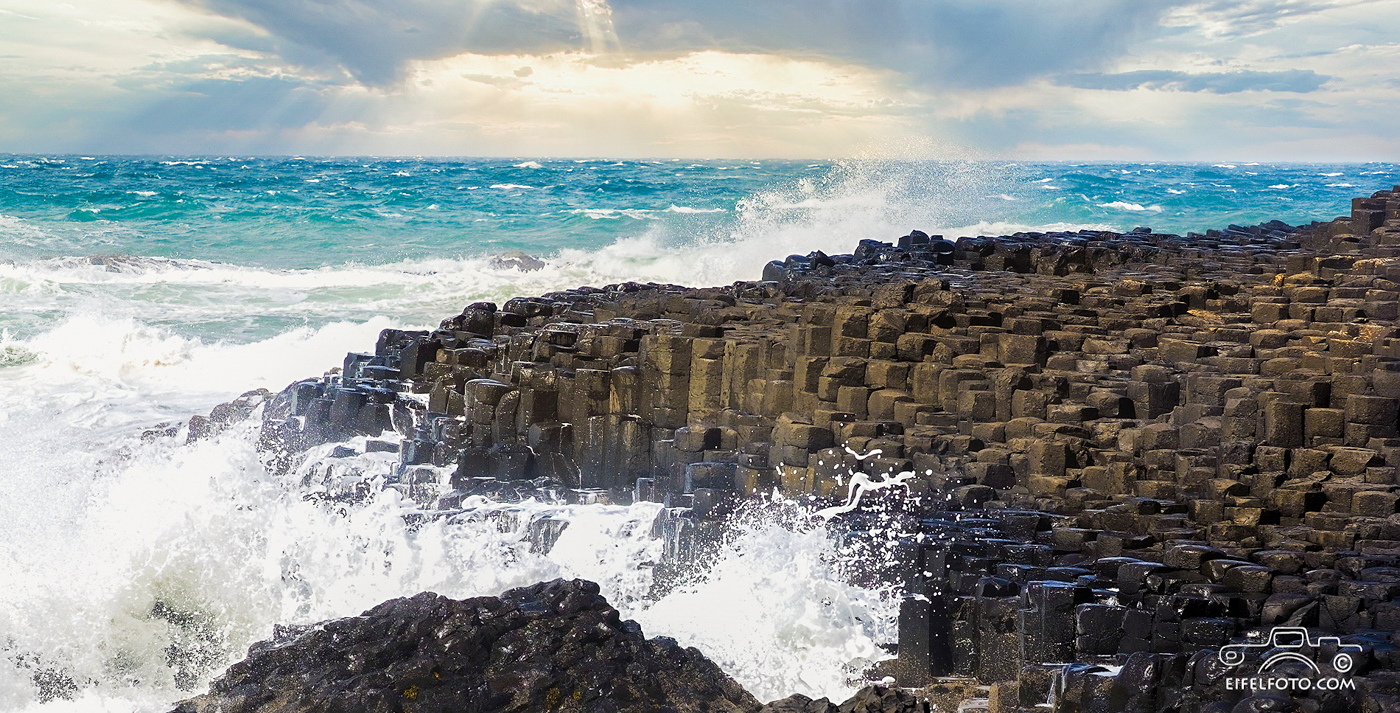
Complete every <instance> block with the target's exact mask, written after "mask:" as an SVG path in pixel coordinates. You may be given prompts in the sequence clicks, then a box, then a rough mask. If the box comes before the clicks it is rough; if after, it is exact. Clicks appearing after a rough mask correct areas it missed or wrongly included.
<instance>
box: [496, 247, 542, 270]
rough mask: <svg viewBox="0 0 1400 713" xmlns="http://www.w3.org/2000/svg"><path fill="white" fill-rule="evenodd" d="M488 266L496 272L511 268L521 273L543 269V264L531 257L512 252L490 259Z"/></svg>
mask: <svg viewBox="0 0 1400 713" xmlns="http://www.w3.org/2000/svg"><path fill="white" fill-rule="evenodd" d="M490 265H491V267H494V268H496V269H498V270H507V269H510V268H512V267H513V268H515V269H517V270H519V271H521V272H530V271H532V270H539V269H541V268H543V267H544V266H545V262H544V260H541V259H539V258H537V257H535V256H533V255H529V254H527V253H523V252H520V251H519V250H512V251H510V252H505V253H501V254H500V255H497V256H496V257H493V258H491V263H490Z"/></svg>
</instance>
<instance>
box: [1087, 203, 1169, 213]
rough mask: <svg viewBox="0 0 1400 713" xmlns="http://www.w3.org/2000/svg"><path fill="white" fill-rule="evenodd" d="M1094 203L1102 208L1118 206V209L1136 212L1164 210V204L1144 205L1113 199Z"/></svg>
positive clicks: (1159, 211) (1158, 211)
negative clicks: (1110, 201)
mask: <svg viewBox="0 0 1400 713" xmlns="http://www.w3.org/2000/svg"><path fill="white" fill-rule="evenodd" d="M1094 205H1097V206H1098V207H1100V208H1116V209H1118V210H1127V211H1132V212H1134V213H1161V212H1162V206H1159V205H1149V206H1144V205H1141V204H1139V203H1129V202H1127V201H1113V202H1112V203H1095V204H1094Z"/></svg>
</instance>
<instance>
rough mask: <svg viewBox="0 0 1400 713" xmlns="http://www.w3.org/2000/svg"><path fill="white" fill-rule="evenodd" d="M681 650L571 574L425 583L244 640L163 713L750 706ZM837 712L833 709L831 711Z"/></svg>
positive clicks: (697, 710)
mask: <svg viewBox="0 0 1400 713" xmlns="http://www.w3.org/2000/svg"><path fill="white" fill-rule="evenodd" d="M760 707H761V706H760V704H759V703H758V701H757V700H755V699H754V698H753V696H751V695H749V694H748V693H747V692H746V691H744V690H743V688H741V687H740V686H739V684H737V683H735V682H734V681H733V680H732V679H731V678H729V677H728V676H727V675H725V674H724V673H723V672H722V671H720V669H719V667H717V666H716V665H715V664H713V663H711V662H710V661H709V660H708V659H706V658H705V657H704V656H703V655H702V654H701V653H700V652H699V651H697V650H695V649H694V648H682V647H681V646H679V645H677V644H676V642H675V641H673V640H671V639H668V638H664V637H659V638H655V639H646V638H644V637H643V635H642V631H641V627H639V626H638V625H637V624H636V623H635V622H632V621H623V620H622V619H621V618H620V617H619V616H618V613H617V610H615V609H613V608H612V607H611V606H610V605H609V604H608V603H607V601H606V600H605V599H604V598H603V597H602V596H601V595H599V594H598V585H596V584H594V583H592V582H587V581H583V580H572V581H565V580H554V581H552V582H543V583H540V584H535V585H531V586H529V587H522V588H520V589H513V590H510V591H508V592H506V593H504V594H502V595H501V596H500V597H476V598H472V599H466V600H460V601H458V600H453V599H449V598H447V597H443V596H440V595H437V594H433V593H430V592H424V593H422V594H418V595H416V596H413V597H410V598H401V599H392V600H390V601H387V602H384V603H383V604H380V605H379V606H376V607H374V608H373V609H370V610H369V611H366V612H365V613H363V614H361V615H360V616H357V617H348V618H345V619H337V620H334V621H329V622H325V623H323V624H320V625H317V626H314V627H311V628H310V629H307V630H304V631H301V632H299V633H296V634H294V635H292V636H288V637H285V638H284V639H283V640H280V641H279V640H273V641H268V642H261V643H258V644H254V645H253V646H252V647H251V648H250V649H249V652H248V658H247V659H245V660H243V661H241V662H239V663H237V664H234V665H233V666H232V667H230V668H229V670H228V671H227V672H225V673H224V675H223V676H222V677H220V678H219V679H217V680H216V681H214V682H213V684H211V686H210V691H209V693H207V694H205V695H201V696H197V697H195V698H191V699H189V700H186V701H183V702H181V703H180V704H179V705H178V706H177V707H176V709H175V710H176V712H177V713H214V712H215V711H217V712H218V713H253V712H254V711H256V712H257V713H292V712H293V711H347V712H348V711H400V710H410V709H412V710H452V711H459V712H461V713H468V712H471V713H489V712H496V711H500V712H501V713H505V712H507V711H518V712H520V713H526V712H529V713H537V712H543V711H597V712H600V713H602V712H607V713H654V712H657V711H672V712H674V713H753V712H755V711H758V710H759V709H760ZM843 710H844V709H843Z"/></svg>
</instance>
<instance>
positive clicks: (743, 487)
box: [264, 187, 1400, 712]
mask: <svg viewBox="0 0 1400 713" xmlns="http://www.w3.org/2000/svg"><path fill="white" fill-rule="evenodd" d="M763 277H764V279H763V280H762V281H757V282H740V283H736V284H734V285H731V286H729V287H721V288H712V289H686V288H681V287H676V286H667V285H654V284H647V285H642V284H633V283H628V284H621V285H610V286H608V287H604V288H579V289H576V290H569V291H566V292H558V293H552V294H548V295H544V296H543V297H539V298H519V299H513V300H511V301H509V302H507V303H505V304H504V305H501V306H500V307H497V306H496V305H493V304H489V303H479V304H475V305H471V306H469V307H468V308H467V309H466V310H464V311H463V312H462V314H460V315H458V316H456V317H453V318H451V319H448V320H446V321H444V322H443V323H442V326H441V328H440V329H439V330H436V331H433V332H430V333H429V332H420V333H410V332H398V331H392V330H391V331H386V332H385V333H384V334H383V335H382V336H381V339H380V341H379V344H378V345H377V347H376V350H375V352H374V353H373V354H351V355H349V356H347V358H346V361H345V364H344V367H343V370H342V371H341V373H339V374H338V375H334V376H328V377H326V378H323V379H319V380H311V381H307V382H303V383H301V384H297V385H295V386H294V387H292V388H290V389H289V390H288V391H286V392H284V393H283V394H281V395H279V396H278V397H277V398H275V399H274V400H273V401H272V402H271V403H270V404H269V406H268V409H267V411H266V421H265V427H264V435H265V442H266V444H267V445H268V447H269V448H275V449H282V450H286V449H290V450H296V449H299V448H304V447H306V446H308V445H313V444H316V443H321V442H326V441H329V440H339V439H342V438H344V437H346V436H349V435H355V434H363V435H369V436H374V437H375V438H376V439H378V440H371V441H370V442H369V446H368V447H371V448H382V449H389V450H392V449H398V450H399V452H400V456H401V462H402V464H403V468H401V471H402V472H401V475H402V482H401V484H400V487H403V488H404V489H405V490H406V491H408V492H410V494H413V495H415V496H416V497H418V498H420V499H421V500H423V502H424V504H425V505H427V506H430V507H439V508H450V507H451V506H452V503H453V502H455V501H454V500H453V498H457V499H460V497H461V495H462V494H463V493H467V492H475V491H482V490H487V491H490V490H492V489H495V490H500V489H502V488H509V487H516V486H519V487H523V486H524V484H523V483H521V482H520V481H525V480H531V479H538V478H542V477H547V478H550V479H553V480H554V481H558V482H561V483H565V484H567V485H568V486H570V487H572V488H575V489H581V490H584V491H586V493H591V494H590V495H587V497H595V498H605V497H606V498H612V499H625V498H631V497H635V498H640V499H647V500H656V501H665V502H668V503H670V504H672V505H676V506H688V507H692V508H693V513H694V515H695V517H696V518H697V519H699V520H702V521H703V520H705V519H707V518H709V519H713V518H714V517H717V516H719V515H722V514H723V512H724V511H725V509H726V508H727V507H728V504H729V503H731V502H733V500H734V499H736V498H740V497H743V496H746V495H748V494H752V493H755V492H760V491H761V492H767V491H771V490H772V489H774V488H777V489H779V490H781V491H782V492H784V493H787V494H793V495H796V494H811V495H815V496H823V497H824V496H832V495H842V494H843V491H844V488H843V487H842V485H841V484H842V483H843V482H845V481H846V480H848V479H849V476H850V473H852V472H855V471H861V472H864V473H867V474H869V476H870V477H872V478H876V479H878V478H879V477H881V476H889V475H894V474H898V473H904V472H909V473H912V474H913V478H912V479H910V480H908V481H907V484H908V486H909V488H910V489H911V491H912V492H913V493H915V494H917V495H920V496H922V502H923V503H924V504H923V511H922V512H921V513H919V515H920V516H921V518H922V519H921V520H919V522H920V523H921V524H920V525H919V527H918V531H917V532H911V533H910V535H909V538H908V540H907V543H906V545H905V546H904V547H903V556H904V562H905V564H906V569H907V571H906V573H905V580H906V584H907V586H908V588H909V591H910V593H911V595H912V596H911V598H910V599H909V600H908V601H906V603H905V607H904V611H903V615H902V621H901V631H900V660H899V665H898V666H895V667H894V669H893V670H895V671H896V672H897V675H898V676H899V678H900V679H901V683H905V684H907V685H924V684H926V683H928V682H929V681H930V680H931V677H933V676H949V675H957V676H965V677H972V678H976V679H977V680H978V681H980V682H981V683H982V684H985V685H989V686H990V689H989V695H990V702H989V703H988V705H989V706H990V707H991V708H992V710H994V711H999V712H1000V711H1017V710H1022V709H1026V710H1029V709H1030V708H1032V707H1033V706H1034V705H1036V704H1038V703H1043V702H1045V701H1046V700H1047V696H1048V695H1049V694H1050V690H1051V688H1052V682H1053V681H1058V683H1056V684H1055V686H1054V687H1055V689H1056V691H1057V693H1055V697H1054V701H1055V706H1056V710H1063V711H1072V710H1086V711H1091V710H1127V711H1153V710H1159V709H1163V708H1164V707H1170V706H1172V705H1176V706H1179V709H1180V710H1202V711H1204V710H1228V709H1229V708H1228V705H1227V706H1226V707H1225V708H1221V707H1220V703H1219V702H1221V701H1230V702H1231V705H1233V702H1234V701H1235V700H1237V699H1241V700H1245V702H1244V703H1241V704H1240V705H1241V706H1256V707H1257V708H1248V710H1255V709H1258V710H1273V709H1272V708H1265V707H1258V706H1265V705H1266V704H1267V702H1266V699H1265V698H1264V697H1262V696H1263V694H1251V693H1250V692H1248V691H1239V690H1235V689H1232V688H1229V686H1230V685H1233V684H1230V680H1232V678H1231V677H1232V676H1235V675H1236V674H1237V672H1238V671H1239V670H1241V669H1239V668H1237V667H1231V666H1227V665H1225V664H1224V663H1223V662H1222V661H1221V660H1220V659H1219V657H1218V656H1217V651H1218V650H1219V648H1220V647H1221V646H1224V645H1225V644H1227V643H1229V642H1230V641H1232V640H1243V639H1242V638H1241V637H1243V636H1245V634H1246V633H1247V632H1250V631H1255V630H1263V631H1267V628H1268V627H1272V626H1276V625H1290V626H1305V627H1310V628H1311V629H1312V630H1313V631H1314V632H1321V633H1324V634H1328V635H1332V636H1339V637H1341V638H1340V642H1342V643H1352V644H1357V645H1360V646H1361V647H1362V649H1363V650H1364V653H1362V654H1359V655H1358V656H1357V657H1356V664H1355V667H1354V668H1352V669H1351V670H1349V671H1346V672H1334V673H1345V674H1346V678H1347V680H1348V681H1351V682H1353V683H1354V684H1355V685H1356V687H1357V688H1356V690H1354V691H1350V690H1343V691H1327V692H1323V691H1313V692H1311V693H1309V694H1306V695H1310V696H1312V698H1311V699H1310V700H1312V701H1313V702H1312V703H1309V705H1320V706H1321V708H1320V709H1321V710H1334V709H1335V710H1350V709H1354V707H1359V706H1361V705H1362V702H1363V701H1364V702H1365V705H1367V706H1370V707H1371V709H1374V710H1382V709H1385V710H1395V709H1398V708H1400V652H1397V650H1396V649H1395V647H1394V643H1393V642H1392V637H1393V635H1394V634H1395V632H1397V631H1400V598H1397V595H1400V563H1397V559H1400V515H1397V500H1400V492H1397V485H1400V478H1397V466H1400V430H1397V427H1398V426H1400V332H1397V330H1396V318H1397V315H1400V187H1397V189H1396V191H1394V192H1382V193H1377V194H1376V195H1375V196H1373V197H1371V198H1360V199H1357V200H1356V201H1355V203H1354V205H1353V211H1352V214H1351V216H1349V217H1347V218H1340V219H1338V220H1335V221H1332V222H1330V223H1322V224H1313V225H1311V226H1307V227H1305V228H1301V229H1295V228H1293V227H1290V226H1287V225H1284V224H1281V223H1277V222H1275V223H1267V224H1264V225H1260V226H1252V227H1247V228H1246V227H1239V226H1232V227H1231V228H1229V229H1226V230H1223V231H1211V232H1210V233H1207V234H1205V235H1194V234H1193V235H1190V236H1187V237H1184V238H1183V237H1178V236H1170V235H1158V234H1154V233H1152V232H1151V231H1149V230H1147V229H1137V230H1135V231H1133V232H1130V233H1126V234H1116V233H1107V232H1085V231H1081V232H1077V233H1047V234H1039V233H1030V234H1017V235H1013V236H1005V237H999V238H959V239H958V240H957V241H955V242H947V241H943V240H941V239H938V237H937V236H934V237H930V236H927V235H924V234H922V233H919V232H917V231H916V232H914V233H912V234H910V235H908V236H905V237H903V238H900V239H899V241H898V243H897V244H896V243H882V242H877V241H869V240H867V241H863V242H862V243H861V245H860V246H859V248H858V249H857V250H856V251H855V253H854V254H853V255H843V256H827V255H823V254H821V253H813V254H811V255H807V256H805V257H804V256H793V257H790V258H788V259H787V260H786V261H784V262H774V263H770V264H769V265H768V266H767V267H766V268H765V269H764V274H763ZM385 430H394V431H397V432H398V433H399V434H401V436H402V438H401V444H400V443H395V442H391V441H385V440H383V439H382V438H381V432H382V431H385ZM874 450H879V451H880V454H879V455H878V456H872V457H864V456H865V454H868V453H870V452H872V451H874ZM857 456H862V457H859V458H858V457H857ZM450 464H456V466H455V468H456V471H455V473H456V475H455V477H453V478H452V480H451V483H446V484H440V483H437V482H436V481H434V482H428V483H425V482H424V481H426V480H431V479H432V478H433V477H435V476H433V475H432V473H434V472H436V471H432V470H428V469H423V468H420V466H425V465H436V466H446V465H450ZM512 484H516V485H515V486H513V485H512ZM439 486H442V487H439ZM1318 660H1321V658H1319V659H1318ZM1066 664H1073V665H1068V666H1067V665H1066ZM1110 664H1111V665H1112V667H1107V668H1106V667H1105V666H1106V665H1110ZM1119 667H1121V668H1119ZM1251 695H1254V698H1248V697H1249V696H1251ZM1270 695H1273V694H1270ZM1295 695H1305V694H1299V693H1296V692H1295ZM1250 701H1255V702H1250ZM1267 705H1272V704H1267ZM1212 706H1214V707H1212ZM1238 710H1243V708H1241V709H1238Z"/></svg>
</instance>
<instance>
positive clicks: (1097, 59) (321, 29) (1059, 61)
mask: <svg viewBox="0 0 1400 713" xmlns="http://www.w3.org/2000/svg"><path fill="white" fill-rule="evenodd" d="M181 1H182V2H184V3H186V4H194V5H197V6H199V7H201V8H203V9H205V10H207V11H210V12H214V13H218V14H220V15H223V16H227V17H236V18H239V19H242V20H245V21H247V22H249V23H252V24H253V25H255V26H257V27H258V28H261V29H262V30H263V31H264V32H266V33H268V35H269V36H270V37H272V38H274V39H275V40H276V41H277V42H278V43H279V45H280V48H281V49H280V52H281V54H282V55H283V56H284V57H286V58H287V59H289V60H291V61H294V62H298V63H302V64H307V65H334V66H339V67H341V68H343V69H345V70H346V71H348V72H349V73H351V74H352V75H353V76H354V77H355V78H357V79H358V80H360V81H362V82H365V83H367V84H381V85H382V84H388V83H391V82H394V81H396V80H398V79H400V78H402V77H403V76H404V71H405V68H406V66H407V65H408V64H409V63H411V62H413V61H415V60H425V59H438V58H443V57H448V56H452V55H455V54H462V53H475V54H515V53H533V54H542V53H548V52H558V51H565V50H576V49H583V50H594V51H598V50H606V49H617V48H620V49H621V50H623V51H624V52H626V53H642V54H647V53H653V54H662V55H668V56H678V55H679V54H683V53H686V52H695V51H704V50H722V51H730V52H779V53H793V54H798V55H806V56H820V57H826V58H831V59H834V60H837V61H841V62H857V63H862V64H867V65H869V66H875V67H882V68H886V69H893V70H896V71H899V72H901V73H904V74H905V75H906V76H908V77H910V78H911V79H912V80H913V81H915V82H916V83H919V84H924V85H932V86H951V87H1000V86H1011V85H1015V84H1019V83H1022V82H1024V81H1026V80H1028V79H1031V78H1034V77H1040V76H1046V75H1048V74H1053V73H1059V72H1066V71H1087V70H1093V69H1098V68H1100V67H1101V66H1103V65H1104V64H1105V63H1106V62H1107V61H1109V60H1111V59H1113V58H1115V57H1117V56H1119V55H1120V54H1121V53H1122V52H1124V51H1125V50H1126V49H1127V48H1129V47H1130V46H1131V45H1132V43H1133V41H1134V40H1135V38H1138V37H1140V36H1142V35H1143V34H1144V33H1146V32H1149V31H1156V30H1155V28H1156V23H1157V21H1158V20H1160V19H1162V17H1163V16H1164V14H1165V13H1166V12H1167V11H1168V10H1169V9H1170V8H1171V7H1172V6H1173V5H1176V4H1180V3H1181V2H1182V1H1184V0H1163V1H1161V2H1142V1H1141V0H923V1H922V2H920V1H916V0H829V1H826V2H820V3H812V2H804V3H794V2H788V1H786V0H712V1H710V2H705V3H696V2H693V1H691V0H612V2H611V3H608V2H607V1H606V0H349V1H347V2H337V3H328V2H325V0H181ZM223 41H230V40H229V39H228V38H223ZM263 44H265V43H263ZM248 48H249V49H255V47H248Z"/></svg>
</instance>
